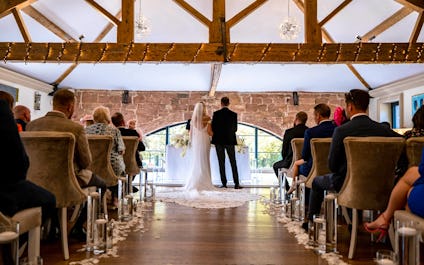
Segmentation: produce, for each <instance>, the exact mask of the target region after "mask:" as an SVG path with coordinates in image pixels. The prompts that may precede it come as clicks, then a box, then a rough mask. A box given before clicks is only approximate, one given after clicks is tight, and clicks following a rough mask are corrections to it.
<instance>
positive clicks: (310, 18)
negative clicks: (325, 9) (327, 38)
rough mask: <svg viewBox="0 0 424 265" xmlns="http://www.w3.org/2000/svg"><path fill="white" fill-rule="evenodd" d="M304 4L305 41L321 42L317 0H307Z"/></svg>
mask: <svg viewBox="0 0 424 265" xmlns="http://www.w3.org/2000/svg"><path fill="white" fill-rule="evenodd" d="M304 6H305V12H304V14H305V16H304V19H305V42H306V43H321V42H322V35H321V27H320V26H319V24H318V20H317V16H318V3H317V0H307V1H305V2H304Z"/></svg>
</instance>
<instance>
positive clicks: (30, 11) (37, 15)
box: [22, 6, 76, 42]
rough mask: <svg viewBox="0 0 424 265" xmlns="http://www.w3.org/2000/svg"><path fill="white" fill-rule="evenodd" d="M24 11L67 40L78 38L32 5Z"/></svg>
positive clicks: (73, 40) (72, 40) (71, 40)
mask: <svg viewBox="0 0 424 265" xmlns="http://www.w3.org/2000/svg"><path fill="white" fill-rule="evenodd" d="M22 12H24V13H25V14H27V15H28V16H30V17H32V18H33V19H34V20H35V21H37V22H38V23H40V24H41V25H42V26H44V27H45V28H47V29H48V30H50V31H51V32H53V34H55V35H56V36H58V37H59V38H61V39H62V40H64V41H65V42H75V41H76V40H75V39H74V38H73V37H72V36H71V35H69V34H68V33H66V32H65V31H64V30H63V29H62V28H61V27H59V26H58V25H56V24H55V23H53V22H52V21H51V20H50V19H48V18H47V17H45V16H44V15H43V14H41V13H40V12H39V11H38V10H37V9H35V8H34V7H32V6H27V7H25V8H23V9H22Z"/></svg>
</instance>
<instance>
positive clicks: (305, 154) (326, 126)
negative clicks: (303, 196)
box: [300, 120, 336, 175]
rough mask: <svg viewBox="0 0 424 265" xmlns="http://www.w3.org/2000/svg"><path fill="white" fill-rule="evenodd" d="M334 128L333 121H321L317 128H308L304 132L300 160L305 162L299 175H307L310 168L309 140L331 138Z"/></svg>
mask: <svg viewBox="0 0 424 265" xmlns="http://www.w3.org/2000/svg"><path fill="white" fill-rule="evenodd" d="M335 128H336V125H335V124H334V123H333V121H330V120H328V121H323V122H321V123H320V124H318V125H317V126H315V127H312V128H309V129H307V130H306V131H305V137H304V143H303V148H302V158H303V160H305V161H306V163H305V164H303V165H302V166H301V170H300V171H302V172H301V173H303V174H305V175H307V174H309V171H311V168H312V154H311V139H312V138H327V137H331V136H332V135H333V132H334V129H335Z"/></svg>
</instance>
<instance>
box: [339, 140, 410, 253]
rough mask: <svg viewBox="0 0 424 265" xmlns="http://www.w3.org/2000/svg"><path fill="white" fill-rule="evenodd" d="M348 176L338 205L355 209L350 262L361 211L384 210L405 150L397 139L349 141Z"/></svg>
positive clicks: (353, 210)
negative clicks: (399, 161)
mask: <svg viewBox="0 0 424 265" xmlns="http://www.w3.org/2000/svg"><path fill="white" fill-rule="evenodd" d="M344 145H345V149H346V158H347V175H346V179H345V181H344V184H343V186H342V188H341V190H340V192H339V195H338V199H337V200H338V204H339V205H341V206H345V207H348V208H352V232H351V236H350V247H349V255H348V258H349V259H352V258H353V255H354V253H355V248H356V239H357V229H358V213H357V210H384V209H385V208H386V206H387V203H388V201H389V197H390V193H391V191H392V188H393V185H394V172H395V167H396V164H397V161H398V159H399V156H400V154H401V152H402V150H403V148H404V139H403V138H396V137H346V138H345V139H344Z"/></svg>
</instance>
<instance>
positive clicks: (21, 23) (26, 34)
mask: <svg viewBox="0 0 424 265" xmlns="http://www.w3.org/2000/svg"><path fill="white" fill-rule="evenodd" d="M12 14H13V16H14V17H15V20H16V23H17V24H18V27H19V31H20V32H21V34H22V37H23V38H24V41H25V42H31V36H30V34H29V32H28V28H27V27H26V25H25V22H24V20H23V19H22V16H21V12H20V11H19V10H17V9H16V8H14V9H12Z"/></svg>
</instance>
